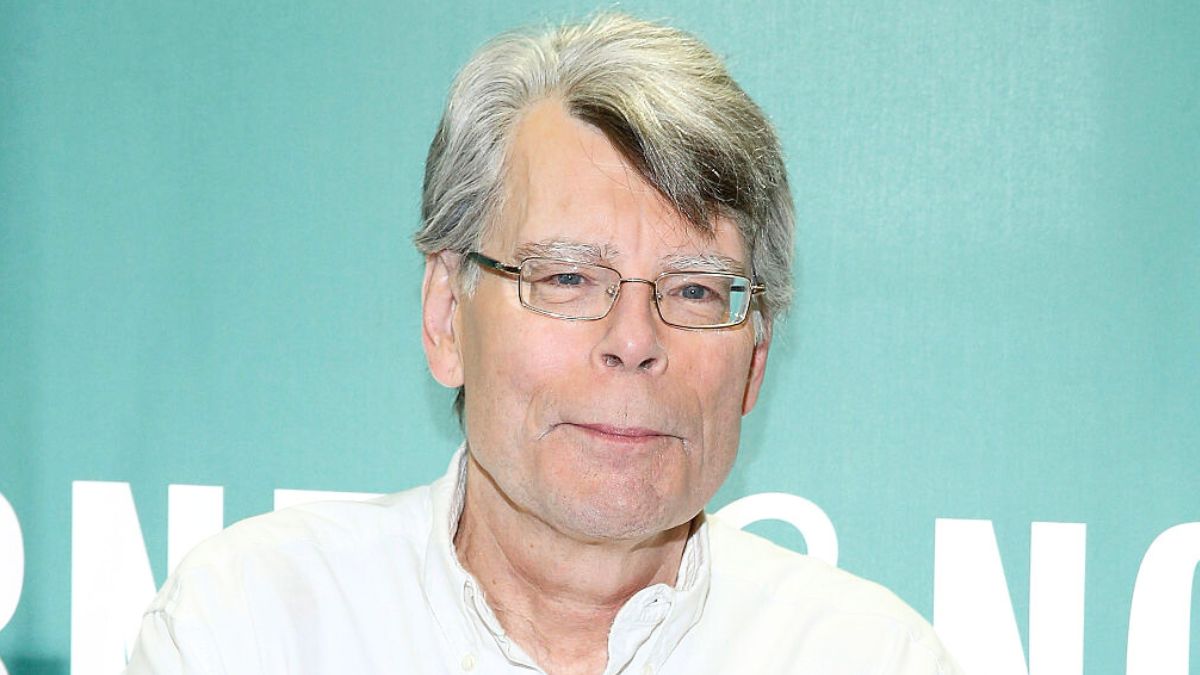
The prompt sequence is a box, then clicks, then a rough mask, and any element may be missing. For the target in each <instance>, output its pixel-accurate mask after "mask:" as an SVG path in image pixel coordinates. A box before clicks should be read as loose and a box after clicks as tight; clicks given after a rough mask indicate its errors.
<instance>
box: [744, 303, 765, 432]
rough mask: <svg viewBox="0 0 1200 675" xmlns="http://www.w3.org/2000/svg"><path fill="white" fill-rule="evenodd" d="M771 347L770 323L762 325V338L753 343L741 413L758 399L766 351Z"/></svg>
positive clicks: (746, 412)
mask: <svg viewBox="0 0 1200 675" xmlns="http://www.w3.org/2000/svg"><path fill="white" fill-rule="evenodd" d="M770 349H771V324H769V323H768V324H767V325H766V326H765V327H764V333H763V339H762V341H761V342H759V343H758V344H756V345H754V353H753V354H752V355H751V356H750V376H749V377H748V378H747V379H746V394H745V396H743V397H742V414H743V415H748V414H750V411H751V410H752V409H754V404H755V403H756V402H757V401H758V391H759V389H761V388H762V383H763V376H764V375H766V373H767V352H768V351H770Z"/></svg>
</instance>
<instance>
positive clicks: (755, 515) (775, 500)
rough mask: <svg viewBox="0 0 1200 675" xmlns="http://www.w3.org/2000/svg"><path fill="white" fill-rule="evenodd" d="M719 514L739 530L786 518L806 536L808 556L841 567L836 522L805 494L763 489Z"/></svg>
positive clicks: (735, 502) (728, 505)
mask: <svg viewBox="0 0 1200 675" xmlns="http://www.w3.org/2000/svg"><path fill="white" fill-rule="evenodd" d="M716 515H717V517H718V518H720V519H722V520H724V521H726V522H727V523H729V524H730V525H733V526H734V527H736V528H738V529H741V528H744V527H746V526H747V525H749V524H750V523H756V522H758V521H760V520H782V521H783V522H785V523H787V524H789V525H791V526H792V527H794V528H796V529H797V530H799V531H800V534H801V535H803V536H804V544H805V546H806V547H807V548H808V555H810V556H812V557H814V558H817V559H818V560H823V561H825V562H827V563H829V564H830V565H834V566H837V561H838V539H837V531H836V530H835V529H833V522H832V521H831V520H829V516H827V515H825V512H824V511H822V510H821V507H819V506H817V505H816V504H814V503H812V502H810V501H808V500H807V499H805V498H803V497H799V496H797V495H790V494H787V493H784V492H761V493H759V494H756V495H747V496H745V497H742V498H741V499H737V500H734V501H732V502H730V503H729V504H726V505H725V508H723V509H721V510H720V511H717V513H716Z"/></svg>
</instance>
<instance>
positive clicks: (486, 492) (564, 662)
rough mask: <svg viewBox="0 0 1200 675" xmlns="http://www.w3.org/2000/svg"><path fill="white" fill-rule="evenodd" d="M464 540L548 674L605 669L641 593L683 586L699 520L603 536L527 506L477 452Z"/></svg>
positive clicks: (460, 535)
mask: <svg viewBox="0 0 1200 675" xmlns="http://www.w3.org/2000/svg"><path fill="white" fill-rule="evenodd" d="M467 461H468V466H467V492H466V502H465V504H464V506H463V513H462V516H461V518H460V519H459V526H458V531H457V533H456V534H455V537H454V546H455V549H456V551H457V553H458V557H459V560H460V561H461V562H462V565H463V567H465V568H466V569H467V571H468V572H470V573H471V574H472V575H473V576H474V577H475V578H476V579H477V580H478V581H479V584H480V585H481V586H482V588H483V590H484V592H485V593H486V596H487V599H488V605H489V606H490V607H491V608H492V610H493V611H494V612H495V614H496V618H497V619H499V621H500V624H501V625H502V626H503V627H504V630H505V631H506V632H507V633H508V634H509V636H510V637H511V638H512V639H513V640H515V641H516V642H517V643H518V644H520V645H521V646H522V647H523V648H524V649H525V651H526V652H528V653H529V654H530V656H532V657H533V658H534V659H535V660H536V661H537V663H538V665H539V666H541V667H542V668H543V669H544V670H546V672H548V673H568V672H570V673H575V672H579V673H589V672H590V673H595V672H600V671H602V670H603V669H604V666H605V663H606V662H607V659H608V632H609V629H610V628H611V627H612V623H613V619H614V618H615V617H616V614H617V612H618V611H619V610H620V609H621V607H622V606H623V605H624V604H625V602H626V601H628V600H629V598H630V597H632V596H633V595H634V594H635V593H637V592H638V591H640V590H642V589H643V588H646V587H647V586H652V585H654V584H658V583H665V584H670V585H673V584H674V583H675V576H676V574H677V572H678V570H679V564H680V560H681V559H682V557H683V549H684V546H685V544H686V543H687V536H688V533H689V531H690V527H691V524H690V523H683V524H682V525H679V526H677V527H674V528H672V529H670V530H667V531H665V532H659V533H654V534H651V535H648V536H646V537H644V538H642V539H634V540H620V541H595V540H587V539H583V538H575V537H572V536H570V535H568V534H564V533H562V532H559V531H558V530H556V529H554V528H552V527H551V526H550V525H548V524H547V523H545V522H544V521H542V520H540V519H538V518H537V517H536V516H534V515H532V514H529V513H527V512H524V511H522V510H520V509H519V508H517V507H516V506H515V505H514V504H513V503H512V502H510V501H508V500H507V498H505V496H504V495H503V493H501V492H500V491H499V489H498V488H497V487H496V485H495V483H494V482H493V481H492V479H491V477H490V476H489V475H488V474H487V473H486V472H484V471H483V469H482V468H481V467H480V466H479V465H478V464H477V463H476V462H475V460H474V458H471V457H470V455H468V459H467Z"/></svg>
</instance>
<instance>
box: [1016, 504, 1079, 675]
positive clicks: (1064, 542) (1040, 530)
mask: <svg viewBox="0 0 1200 675" xmlns="http://www.w3.org/2000/svg"><path fill="white" fill-rule="evenodd" d="M1086 565H1087V525H1085V524H1083V523H1034V524H1033V528H1032V531H1031V532H1030V543H1029V675H1082V673H1083V597H1084V594H1083V588H1084V583H1085V581H1084V579H1085V576H1086Z"/></svg>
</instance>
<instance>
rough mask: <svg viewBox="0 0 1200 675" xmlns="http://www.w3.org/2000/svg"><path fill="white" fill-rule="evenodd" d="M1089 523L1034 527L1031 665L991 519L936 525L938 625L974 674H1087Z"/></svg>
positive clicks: (941, 520)
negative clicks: (1085, 600) (1085, 609)
mask: <svg viewBox="0 0 1200 675" xmlns="http://www.w3.org/2000/svg"><path fill="white" fill-rule="evenodd" d="M1086 543H1087V526H1086V525H1084V524H1081V523H1033V526H1032V528H1031V533H1030V547H1029V668H1028V670H1026V667H1025V653H1024V650H1023V649H1022V648H1021V635H1020V632H1019V631H1018V630H1017V618H1016V616H1015V615H1014V614H1013V608H1012V599H1011V597H1010V596H1009V592H1008V582H1007V580H1006V579H1005V577H1004V566H1003V565H1002V564H1001V563H1000V550H999V546H997V544H996V533H995V531H994V530H993V529H992V522H991V521H990V520H958V519H951V518H938V519H937V521H936V523H935V525H934V553H933V623H934V628H935V629H936V630H937V632H938V635H940V636H941V638H942V641H943V642H945V643H946V647H947V649H949V650H950V652H951V653H953V654H954V655H955V657H956V658H957V659H958V661H959V663H960V664H961V665H962V667H963V669H964V670H965V671H966V672H969V673H972V674H973V675H1016V674H1021V673H1027V672H1028V673H1030V674H1031V675H1079V674H1080V673H1082V672H1083V616H1084V614H1083V598H1084V594H1083V589H1084V571H1085V568H1084V566H1085V560H1086V557H1087V554H1086V549H1087V546H1086Z"/></svg>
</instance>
